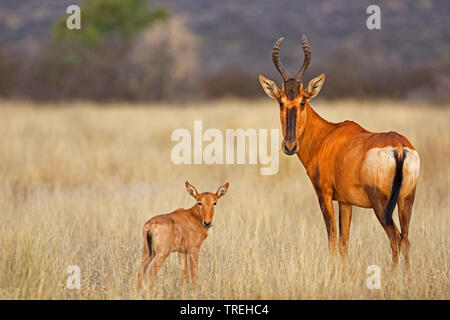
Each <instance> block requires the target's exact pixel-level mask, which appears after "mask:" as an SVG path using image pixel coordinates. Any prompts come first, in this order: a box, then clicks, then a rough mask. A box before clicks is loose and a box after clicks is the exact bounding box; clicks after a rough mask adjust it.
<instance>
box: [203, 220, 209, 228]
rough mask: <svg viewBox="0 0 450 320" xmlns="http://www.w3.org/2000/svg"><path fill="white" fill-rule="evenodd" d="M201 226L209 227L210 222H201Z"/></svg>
mask: <svg viewBox="0 0 450 320" xmlns="http://www.w3.org/2000/svg"><path fill="white" fill-rule="evenodd" d="M203 225H204V226H205V227H209V226H210V225H211V221H210V222H206V221H203Z"/></svg>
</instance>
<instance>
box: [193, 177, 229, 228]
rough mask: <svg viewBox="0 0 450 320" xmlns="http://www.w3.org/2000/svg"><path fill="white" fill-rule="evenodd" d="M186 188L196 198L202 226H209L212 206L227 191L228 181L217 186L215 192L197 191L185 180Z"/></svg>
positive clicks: (211, 217)
mask: <svg viewBox="0 0 450 320" xmlns="http://www.w3.org/2000/svg"><path fill="white" fill-rule="evenodd" d="M185 184H186V189H187V191H188V193H189V194H190V195H191V196H192V197H194V198H195V200H197V204H196V205H197V206H198V207H199V209H200V212H201V215H202V219H203V222H202V223H203V226H204V227H206V228H209V227H210V226H211V223H212V220H213V217H214V207H215V206H216V204H217V200H218V199H219V198H220V197H222V196H224V195H225V194H226V193H227V191H228V186H229V183H228V182H227V183H225V184H224V185H223V186H221V187H219V188H218V189H217V191H216V193H211V192H203V193H198V191H197V189H196V188H195V187H194V186H193V185H192V184H190V183H189V182H188V181H186V183H185Z"/></svg>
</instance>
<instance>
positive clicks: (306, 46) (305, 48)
mask: <svg viewBox="0 0 450 320" xmlns="http://www.w3.org/2000/svg"><path fill="white" fill-rule="evenodd" d="M302 47H303V52H304V54H305V60H303V64H302V66H301V67H300V69H299V70H298V71H297V74H296V75H295V80H297V81H298V82H301V81H302V77H303V74H304V73H305V72H306V69H308V66H309V63H310V62H311V49H310V48H309V44H308V40H306V36H305V35H303V36H302Z"/></svg>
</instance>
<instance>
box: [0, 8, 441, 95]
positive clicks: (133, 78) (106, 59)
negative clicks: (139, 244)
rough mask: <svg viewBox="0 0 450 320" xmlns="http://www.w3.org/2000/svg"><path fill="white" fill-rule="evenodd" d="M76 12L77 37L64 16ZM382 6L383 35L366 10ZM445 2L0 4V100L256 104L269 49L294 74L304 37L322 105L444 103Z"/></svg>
mask: <svg viewBox="0 0 450 320" xmlns="http://www.w3.org/2000/svg"><path fill="white" fill-rule="evenodd" d="M71 4H78V5H80V6H81V26H82V28H81V30H68V29H67V28H66V18H67V17H68V14H66V8H67V7H68V6H69V5H71ZM370 4H378V5H379V6H380V7H381V15H382V16H381V25H382V29H381V30H368V29H367V28H366V19H367V17H368V15H367V13H366V8H367V6H368V5H370ZM449 9H450V3H449V2H448V1H439V0H418V1H406V0H389V1H388V0H384V1H372V0H370V1H369V0H346V1H345V5H344V1H335V0H325V1H320V2H311V1H307V0H279V1H269V0H247V1H238V0H228V1H213V0H189V1H185V0H164V1H163V0H158V1H157V0H154V1H149V0H81V1H75V0H58V1H54V0H28V1H10V0H0V96H2V97H5V98H16V99H31V100H44V101H49V100H51V101H53V100H71V99H81V100H95V101H111V100H113V101H117V100H119V101H161V100H164V101H186V100H205V99H212V98H220V97H223V96H237V97H243V98H259V97H262V96H263V95H264V94H263V92H262V90H261V88H260V86H259V83H258V79H257V76H258V74H260V73H262V74H264V75H266V76H268V77H272V78H273V79H274V80H276V81H277V82H278V83H279V82H280V78H279V75H278V74H276V72H275V70H274V67H273V65H272V62H271V48H272V46H273V43H274V42H275V40H276V39H278V38H279V37H280V36H283V37H285V39H286V40H285V42H284V43H283V48H282V50H281V58H282V61H283V63H284V65H285V66H286V67H288V69H289V70H291V73H292V72H295V70H296V69H297V68H298V67H299V65H300V63H301V61H302V59H303V55H302V52H301V47H300V43H299V39H300V35H301V34H302V33H305V34H307V35H308V39H309V42H310V44H311V47H312V52H313V57H312V64H311V67H310V69H309V71H308V72H307V75H306V79H305V81H308V80H309V79H310V78H311V77H313V76H315V75H317V74H319V73H322V72H323V73H325V74H326V75H327V83H326V85H325V86H324V89H323V92H322V93H321V96H323V97H326V98H328V99H337V98H346V97H357V98H362V97H365V98H380V97H382V98H384V97H387V98H397V99H407V100H420V101H429V102H433V103H436V102H444V103H445V102H448V101H449V100H450V59H449V52H450V31H449V28H448V26H449V25H450V15H449Z"/></svg>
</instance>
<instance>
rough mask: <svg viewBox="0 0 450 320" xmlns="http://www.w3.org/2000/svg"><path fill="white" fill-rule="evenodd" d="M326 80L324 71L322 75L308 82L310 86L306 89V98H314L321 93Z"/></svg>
mask: <svg viewBox="0 0 450 320" xmlns="http://www.w3.org/2000/svg"><path fill="white" fill-rule="evenodd" d="M324 82H325V75H324V74H323V73H322V74H321V75H320V76H318V77H315V78H314V79H312V80H311V81H310V82H309V83H308V87H307V88H306V90H305V91H304V95H305V98H306V99H312V98H314V97H315V96H317V94H318V93H319V91H320V89H322V85H323V83H324Z"/></svg>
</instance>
